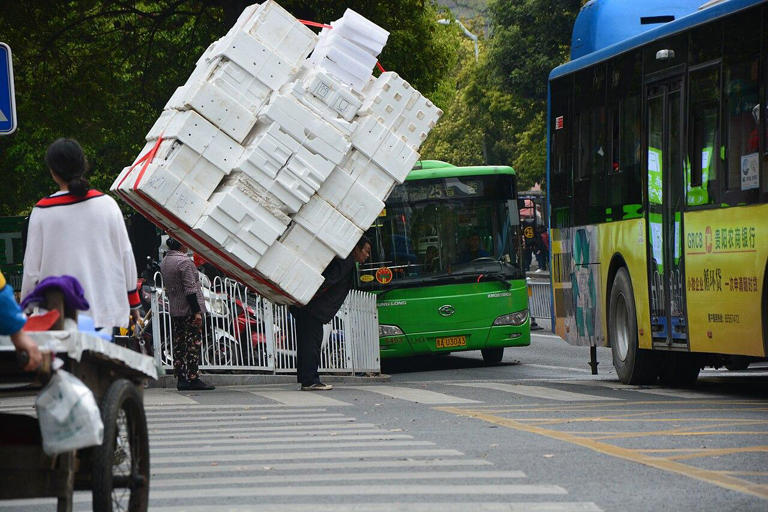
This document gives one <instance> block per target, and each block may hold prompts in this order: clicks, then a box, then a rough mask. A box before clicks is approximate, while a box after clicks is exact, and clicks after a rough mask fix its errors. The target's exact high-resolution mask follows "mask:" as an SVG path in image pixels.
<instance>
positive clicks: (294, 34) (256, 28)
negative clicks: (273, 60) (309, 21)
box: [242, 0, 317, 67]
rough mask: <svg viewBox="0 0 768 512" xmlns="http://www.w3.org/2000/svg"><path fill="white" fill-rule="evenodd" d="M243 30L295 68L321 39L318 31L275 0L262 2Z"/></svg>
mask: <svg viewBox="0 0 768 512" xmlns="http://www.w3.org/2000/svg"><path fill="white" fill-rule="evenodd" d="M242 29H243V31H245V32H246V33H248V34H249V35H251V36H253V37H254V38H257V39H258V40H259V41H261V42H262V43H264V44H265V45H267V46H268V47H269V48H270V49H272V51H274V52H275V53H277V54H279V55H280V56H282V57H283V58H284V59H286V60H287V61H288V62H289V63H290V65H291V66H294V67H296V66H298V64H299V63H300V62H301V61H302V60H304V59H306V58H307V55H309V52H311V51H312V48H313V47H314V46H315V43H316V42H317V36H316V35H315V33H314V32H312V31H311V30H310V29H309V28H307V27H306V26H304V24H302V23H301V22H300V21H299V20H297V19H296V18H294V17H293V16H292V15H291V14H290V13H289V12H288V11H286V10H285V9H283V8H282V7H280V6H279V5H278V4H277V3H276V2H274V1H272V0H267V1H266V2H264V3H263V4H261V6H259V7H258V8H257V9H256V10H255V11H254V13H253V15H252V16H251V17H250V18H249V19H248V20H247V21H246V22H245V23H244V24H243V27H242Z"/></svg>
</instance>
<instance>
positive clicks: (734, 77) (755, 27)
mask: <svg viewBox="0 0 768 512" xmlns="http://www.w3.org/2000/svg"><path fill="white" fill-rule="evenodd" d="M760 28H761V27H760V19H759V18H757V17H755V16H745V15H737V16H734V17H733V19H731V20H728V21H727V22H726V23H725V38H726V39H727V40H728V44H727V45H726V46H725V48H724V60H725V81H724V85H723V87H724V91H723V99H724V102H725V104H724V105H723V106H724V108H723V111H724V117H725V144H726V151H725V157H726V164H727V169H728V170H727V175H726V180H727V189H728V191H729V192H730V193H734V196H735V197H733V198H732V199H731V200H729V201H727V202H729V203H733V202H737V201H738V202H751V200H754V198H756V194H757V192H756V189H757V188H758V187H759V160H760V158H759V153H758V145H759V144H758V142H759V135H758V134H759V125H758V123H757V122H756V121H755V117H754V116H753V114H752V112H753V110H754V108H755V106H756V105H757V104H759V103H760V100H759V95H758V94H759V93H758V73H759V68H760V66H759V55H760ZM737 35H738V37H736V36H737ZM745 194H746V195H745Z"/></svg>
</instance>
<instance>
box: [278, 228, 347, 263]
mask: <svg viewBox="0 0 768 512" xmlns="http://www.w3.org/2000/svg"><path fill="white" fill-rule="evenodd" d="M280 243H282V244H283V245H285V246H286V247H288V248H289V249H292V250H293V251H294V252H296V254H300V255H302V257H303V258H304V261H305V262H306V263H307V264H308V265H309V266H310V267H312V268H313V269H314V270H316V271H318V272H321V273H322V271H323V270H325V267H327V266H328V264H329V263H330V262H331V260H332V259H333V257H334V256H335V253H334V252H333V250H331V248H330V247H328V246H327V245H325V243H323V241H322V240H320V239H319V238H317V237H316V236H315V235H314V234H312V233H310V232H309V231H307V230H306V229H304V227H302V226H301V225H300V224H296V223H295V222H294V223H293V224H291V225H290V227H289V228H288V230H287V231H286V232H285V233H284V234H283V236H282V238H281V239H280Z"/></svg>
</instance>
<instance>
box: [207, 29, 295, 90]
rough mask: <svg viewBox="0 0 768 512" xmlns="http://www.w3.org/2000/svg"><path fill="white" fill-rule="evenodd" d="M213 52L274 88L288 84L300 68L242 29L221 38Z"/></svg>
mask: <svg viewBox="0 0 768 512" xmlns="http://www.w3.org/2000/svg"><path fill="white" fill-rule="evenodd" d="M213 53H214V56H215V57H219V56H224V57H226V58H227V59H229V60H231V61H232V62H234V63H236V64H237V65H239V66H240V67H242V68H243V69H245V70H246V71H247V72H248V73H250V74H251V75H253V76H254V77H256V78H258V79H259V80H260V81H262V82H263V83H264V84H266V85H267V86H269V87H270V88H271V89H273V90H277V89H279V88H280V87H282V86H283V85H284V84H286V83H287V82H288V81H289V80H290V78H291V75H292V74H293V73H295V72H296V69H297V68H298V64H297V63H294V62H290V61H289V60H287V59H285V58H284V57H283V56H281V55H280V54H279V53H277V52H275V51H274V49H273V48H270V47H268V46H267V45H266V44H265V41H264V40H259V39H256V38H254V37H251V36H250V35H248V34H247V33H246V32H242V31H239V32H235V33H234V34H232V35H231V36H227V37H226V38H223V39H221V40H220V41H219V43H217V45H216V46H215V48H214V52H213Z"/></svg>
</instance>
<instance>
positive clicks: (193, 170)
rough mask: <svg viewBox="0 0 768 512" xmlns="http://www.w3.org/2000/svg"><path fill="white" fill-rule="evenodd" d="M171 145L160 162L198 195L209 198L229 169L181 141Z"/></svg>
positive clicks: (167, 170)
mask: <svg viewBox="0 0 768 512" xmlns="http://www.w3.org/2000/svg"><path fill="white" fill-rule="evenodd" d="M163 142H165V141H163ZM161 147H162V144H161ZM171 147H172V151H171V152H169V153H168V154H167V155H165V157H164V159H163V160H160V161H159V162H158V163H159V164H160V165H161V166H162V167H164V168H165V169H166V172H170V173H171V174H174V175H175V176H179V177H180V178H181V180H182V181H183V182H184V184H185V185H187V186H188V187H190V188H191V189H192V190H194V191H195V193H196V194H197V195H199V196H201V197H203V198H205V199H208V198H209V197H210V196H211V194H213V191H214V190H216V187H218V186H219V184H220V183H221V180H222V179H223V178H224V176H226V175H227V174H228V173H229V170H227V171H224V170H223V169H222V168H221V166H217V165H214V164H213V163H211V162H210V160H209V159H208V158H205V157H204V156H202V155H199V154H197V153H195V152H194V151H193V150H192V149H190V148H189V147H188V146H185V145H184V144H182V143H180V142H176V143H175V144H173V145H172V146H171ZM206 153H210V151H206ZM156 158H157V156H156Z"/></svg>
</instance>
